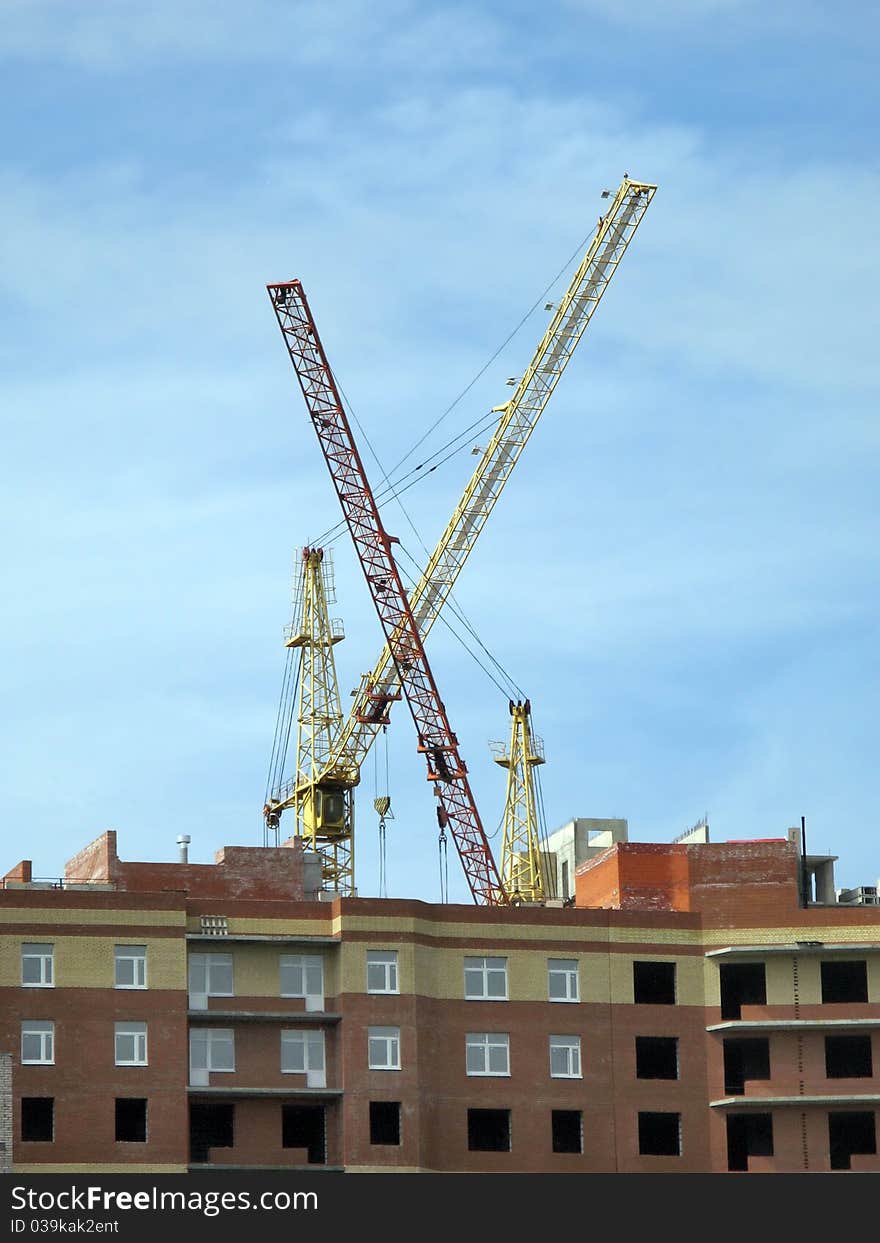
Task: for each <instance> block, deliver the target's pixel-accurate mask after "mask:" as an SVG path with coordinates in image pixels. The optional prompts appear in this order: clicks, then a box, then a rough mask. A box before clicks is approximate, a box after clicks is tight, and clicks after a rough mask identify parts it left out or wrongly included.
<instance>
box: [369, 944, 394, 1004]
mask: <svg viewBox="0 0 880 1243" xmlns="http://www.w3.org/2000/svg"><path fill="white" fill-rule="evenodd" d="M399 991H400V990H399V988H398V986H397V950H368V951H367V992H368V993H397V992H399Z"/></svg>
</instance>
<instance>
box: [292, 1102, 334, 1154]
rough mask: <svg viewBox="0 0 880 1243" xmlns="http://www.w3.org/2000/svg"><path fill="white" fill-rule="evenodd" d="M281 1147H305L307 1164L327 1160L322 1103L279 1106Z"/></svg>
mask: <svg viewBox="0 0 880 1243" xmlns="http://www.w3.org/2000/svg"><path fill="white" fill-rule="evenodd" d="M281 1146H282V1148H305V1150H306V1153H307V1160H308V1163H309V1165H324V1163H325V1162H326V1160H327V1131H326V1126H325V1121H324V1106H323V1105H282V1106H281Z"/></svg>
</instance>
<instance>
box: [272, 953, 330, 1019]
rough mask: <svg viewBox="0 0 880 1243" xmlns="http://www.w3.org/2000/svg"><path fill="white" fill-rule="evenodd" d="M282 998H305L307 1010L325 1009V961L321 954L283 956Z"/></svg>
mask: <svg viewBox="0 0 880 1243" xmlns="http://www.w3.org/2000/svg"><path fill="white" fill-rule="evenodd" d="M281 996H282V997H304V998H305V1000H306V1009H307V1010H323V1009H324V960H323V958H321V956H320V954H282V955H281Z"/></svg>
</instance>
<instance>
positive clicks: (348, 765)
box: [264, 175, 657, 893]
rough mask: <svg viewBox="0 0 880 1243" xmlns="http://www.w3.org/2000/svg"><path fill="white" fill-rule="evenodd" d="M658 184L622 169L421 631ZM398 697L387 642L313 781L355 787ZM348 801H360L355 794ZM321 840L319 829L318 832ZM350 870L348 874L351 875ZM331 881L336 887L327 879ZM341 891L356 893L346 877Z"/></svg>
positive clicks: (480, 478)
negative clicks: (352, 890)
mask: <svg viewBox="0 0 880 1243" xmlns="http://www.w3.org/2000/svg"><path fill="white" fill-rule="evenodd" d="M656 189H657V187H656V186H655V185H652V184H649V183H646V182H639V181H634V180H632V179H631V178H630V177H629V176H627V175H625V176H624V178H623V181H622V182H621V183H620V186H619V188H618V190H617V192H616V194H614V195H613V197H612V195H611V192H610V191H603V193H602V197H603V198H608V199H610V203H609V206H608V209H607V211H606V212H605V214H604V215H602V216H600V217H599V221H598V224H597V226H596V231H595V234H594V235H593V238H592V240H591V241H590V244H589V246H588V247H587V250H586V253H585V254H584V256H583V259H582V261H581V263H580V266H579V267H578V269H577V271H576V272H575V274H574V276H573V277H572V279H571V282H570V284H569V286H568V289H567V290H566V292H565V294H564V296H563V298H562V299H561V301H560V302H559V303H558V304H556V305H551V304H548V307H547V309H548V310H552V312H553V314H552V316H551V319H550V324H549V326H548V328H547V330H546V332H545V333H544V336H543V338H542V340H541V341H540V343H539V345H538V347H537V349H536V350H535V353H534V355H533V357H532V360H531V362H530V363H529V365H528V367H527V368H526V370H525V372H524V374H523V375H522V377H521V378H520V379H519V380H518V381H517V382H516V383H515V386H514V391H513V394H512V395H511V397H510V399H509V400H508V401H506V402H505V403H504V404H503V405H500V406H496V407H495V408H494V409H495V410H496V411H497V412H498V413H499V414H500V418H499V421H498V424H497V426H496V429H495V431H494V433H493V435H492V438H491V440H490V441H489V443H488V445H487V446H486V448H485V450H484V451H483V453H482V455H481V457H480V459H479V461H478V462H477V465H476V468H475V470H474V472H473V474H472V475H471V478H470V480H469V482H468V484H467V486H466V487H465V490H464V493H463V495H462V498H461V500H460V501H459V503H458V505H457V506H456V509H455V512H454V513H453V515H452V518H451V519H450V521H449V524H448V525H447V527H446V530H445V531H444V532H443V534H442V535H441V537H440V540H439V542H438V544H437V547H436V548H435V549H434V552H433V554H432V555H431V558H430V560H429V561H428V564H427V566H426V568H425V571H424V573H423V574H422V576H421V578H420V579H419V581H418V583H417V584H416V585H415V587H414V588H413V590H412V592H411V593H410V606H411V611H412V615H413V618H414V620H415V622H416V625H417V627H418V631H419V635H420V637H421V638H422V639H423V640H424V638H425V637H426V636H427V634H428V632H429V631H430V629H431V627H432V626H433V624H434V622H435V621H436V620H437V617H438V616H439V614H440V611H441V609H442V608H443V605H444V604H445V602H446V600H447V599H448V597H449V595H450V593H451V591H452V589H453V586H454V585H455V582H456V579H457V578H458V575H459V573H460V571H461V569H462V567H463V566H464V563H465V561H466V560H467V558H468V556H469V555H470V552H471V550H472V549H473V547H474V545H475V544H476V541H477V539H478V537H479V534H480V532H481V531H482V529H483V527H484V526H485V524H486V520H487V519H488V517H489V514H490V513H491V512H492V509H493V508H494V506H495V503H496V501H497V500H498V498H499V496H500V495H501V492H502V491H503V489H504V485H505V484H506V482H507V480H508V479H509V478H510V475H511V473H512V471H513V468H514V466H515V465H516V463H517V462H518V460H519V457H520V454H521V453H522V451H523V449H524V448H525V446H526V444H527V443H528V440H529V437H530V436H531V434H532V432H533V431H534V429H535V427H536V425H537V423H538V420H539V418H540V417H541V414H542V413H543V411H544V409H545V407H546V405H547V402H548V401H549V400H550V397H551V395H552V393H553V391H554V390H555V388H556V385H557V384H558V383H559V380H560V378H561V376H562V373H563V372H564V371H565V369H566V367H567V366H568V363H569V361H570V360H571V357H572V355H573V353H574V350H575V348H576V346H577V345H578V343H579V341H580V340H581V337H582V336H583V334H584V332H585V331H586V329H587V327H588V325H589V323H590V320H591V319H592V317H593V313H594V312H595V310H596V307H597V306H598V305H599V302H600V301H601V299H602V296H603V294H604V293H605V290H606V289H607V288H608V285H609V283H610V281H611V279H612V277H613V276H614V273H615V272H616V271H617V268H618V265H619V264H620V261H621V259H622V258H623V256H624V254H625V253H626V250H627V247H628V246H629V244H630V242H631V240H632V238H633V235H634V234H635V231H636V229H637V228H638V226H639V224H640V223H641V221H642V218H643V216H644V214H645V212H646V211H647V209H648V207H649V205H650V203H651V200H652V199H653V197H654V194H655V192H656ZM399 698H400V678H399V676H398V672H397V668H396V665H395V662H394V660H393V659H392V656H391V652H390V649H389V646H388V644H386V645H385V647H384V649H383V651H382V654H381V655H380V657H379V659H378V660H377V662H376V664H375V666H374V668H373V670H372V672H371V673H368V674H364V675H363V677H362V679H361V684H360V687H359V689H358V690H357V691H356V692H355V695H354V704H353V707H352V709H351V711H350V713H349V715H348V717H347V718H346V720H345V722H344V723H343V725H342V728H341V729H340V731H339V733H338V735H337V736H336V738H335V740H334V742H333V746H332V748H331V754H330V756H329V758H328V760H327V764H326V767H325V768H324V770H323V771H322V772H319V773H318V774H317V777H316V780H315V783H314V784H315V789H316V790H321V789H323V788H324V786H325V784H326V786H327V788H328V789H329V790H330V792H331V793H337V792H338V791H339V789H340V787H343V788H345V789H348V790H351V789H353V788H354V787H355V786H356V785H357V784H358V782H359V781H360V770H361V765H362V764H363V762H364V760H365V759H366V757H367V755H368V754H369V751H370V748H371V747H372V745H373V742H374V741H375V739H376V737H377V735H378V733H379V731H380V730H381V729H382V727H383V726H385V725H387V724H388V721H389V715H388V714H389V710H390V707H391V704H392V702H393V701H394V700H396V699H399ZM295 806H296V792H295V790H290V789H288V788H287V787H281V788H279V789H276V790H274V791H273V792H272V794H271V796H270V797H269V799H268V801H267V803H266V806H265V808H264V814H265V816H266V819H267V822H268V823H273V822H274V824H275V825H277V823H278V818H279V817H280V816H281V814H282V813H283V812H284V811H285V810H287V809H288V808H290V807H295ZM348 807H349V808H350V809H351V808H353V803H352V802H349V803H348ZM353 833H354V825H353V820H352V821H350V822H349V823H347V824H346V826H345V827H344V829H343V830H342V831H341V832H337V831H336V830H335V829H334V830H333V833H332V836H331V837H330V838H328V842H330V841H332V842H333V843H335V846H336V847H338V846H339V844H340V842H341V841H342V840H343V838H344V837H346V836H348V837H349V838H352V837H353ZM320 840H321V833H320V831H317V832H316V838H315V841H316V842H317V841H320ZM350 879H351V878H350V877H349V880H350ZM328 888H337V887H336V886H331V885H328ZM337 891H338V892H340V893H349V892H351V890H350V888H346V887H343V886H341V885H340V886H339V887H338V889H337Z"/></svg>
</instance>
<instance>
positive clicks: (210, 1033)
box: [189, 1027, 235, 1087]
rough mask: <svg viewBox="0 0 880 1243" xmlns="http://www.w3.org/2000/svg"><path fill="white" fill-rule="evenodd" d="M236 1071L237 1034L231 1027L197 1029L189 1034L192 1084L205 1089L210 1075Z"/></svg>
mask: <svg viewBox="0 0 880 1243" xmlns="http://www.w3.org/2000/svg"><path fill="white" fill-rule="evenodd" d="M233 1070H235V1033H234V1032H233V1030H232V1028H231V1027H229V1028H227V1027H196V1028H193V1030H192V1031H191V1032H190V1034H189V1077H190V1083H192V1084H193V1085H195V1086H199V1085H201V1086H202V1087H204V1086H205V1085H206V1084H207V1082H208V1075H209V1074H212V1073H215V1072H220V1071H233Z"/></svg>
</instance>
